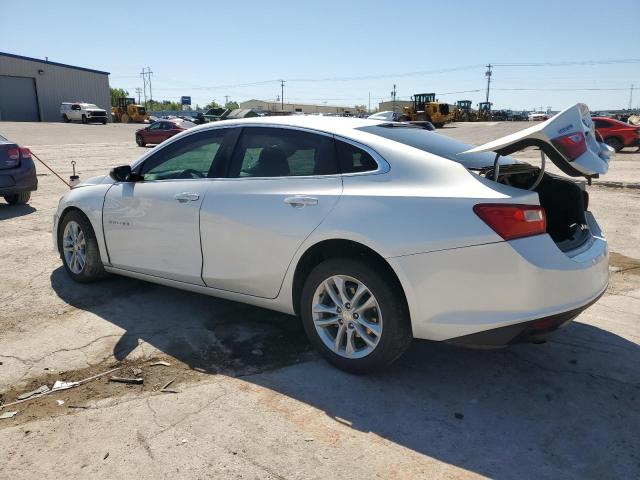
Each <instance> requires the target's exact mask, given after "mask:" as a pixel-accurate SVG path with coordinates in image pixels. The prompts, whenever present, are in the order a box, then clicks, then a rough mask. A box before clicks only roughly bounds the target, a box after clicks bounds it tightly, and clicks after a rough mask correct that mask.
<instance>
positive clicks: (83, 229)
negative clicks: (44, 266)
mask: <svg viewBox="0 0 640 480" xmlns="http://www.w3.org/2000/svg"><path fill="white" fill-rule="evenodd" d="M58 247H59V249H60V256H61V258H62V263H63V265H64V268H65V270H66V271H67V273H68V274H69V276H70V277H71V278H72V279H73V280H75V281H76V282H81V283H86V282H92V281H95V280H99V279H101V278H103V277H104V276H106V272H105V270H104V266H103V264H102V260H100V251H99V250H98V242H97V240H96V235H95V233H94V231H93V227H92V226H91V223H90V222H89V220H88V219H87V217H85V216H84V214H82V213H81V212H79V211H77V210H72V211H71V212H69V213H67V214H66V215H65V216H64V217H63V218H62V221H61V224H60V228H59V230H58Z"/></svg>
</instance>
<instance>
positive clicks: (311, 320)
mask: <svg viewBox="0 0 640 480" xmlns="http://www.w3.org/2000/svg"><path fill="white" fill-rule="evenodd" d="M300 307H301V308H300V310H301V313H302V322H303V325H304V329H305V331H306V333H307V336H308V337H309V340H310V341H311V343H312V344H313V346H314V347H315V348H316V349H317V350H318V351H319V352H320V353H321V354H322V355H323V356H324V357H325V358H326V359H327V360H328V361H329V362H331V363H332V364H333V365H335V366H337V367H338V368H340V369H342V370H346V371H349V372H353V373H364V372H371V371H375V370H378V369H380V368H382V367H384V366H385V365H388V364H390V363H391V362H393V361H394V360H395V359H396V358H398V357H399V356H400V355H401V354H402V353H403V352H404V351H405V349H406V348H407V347H408V346H409V344H410V343H411V339H412V335H411V326H410V322H409V315H408V313H407V309H406V306H405V302H404V299H403V297H402V293H401V291H400V289H399V287H398V286H396V285H394V282H393V281H391V279H389V278H387V276H386V275H385V274H382V273H381V272H379V271H378V270H376V269H375V268H373V267H371V266H369V265H368V264H366V263H364V262H362V261H357V260H351V259H347V258H335V259H330V260H326V261H324V262H322V263H321V264H320V265H318V266H317V267H316V268H314V269H313V271H312V272H311V274H310V275H309V277H308V278H307V280H306V282H305V285H304V288H303V291H302V298H301V306H300Z"/></svg>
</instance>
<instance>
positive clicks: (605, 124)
mask: <svg viewBox="0 0 640 480" xmlns="http://www.w3.org/2000/svg"><path fill="white" fill-rule="evenodd" d="M593 123H595V124H596V128H610V127H611V125H610V124H609V122H604V121H602V120H594V121H593Z"/></svg>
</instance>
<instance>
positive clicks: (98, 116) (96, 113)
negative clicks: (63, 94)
mask: <svg viewBox="0 0 640 480" xmlns="http://www.w3.org/2000/svg"><path fill="white" fill-rule="evenodd" d="M60 115H62V120H63V121H64V122H66V123H69V122H72V121H74V120H76V121H80V122H82V123H102V124H103V125H106V123H107V120H108V118H107V112H106V111H105V110H103V109H102V108H100V107H98V106H97V105H94V104H93V103H82V102H77V103H71V102H62V104H61V105H60Z"/></svg>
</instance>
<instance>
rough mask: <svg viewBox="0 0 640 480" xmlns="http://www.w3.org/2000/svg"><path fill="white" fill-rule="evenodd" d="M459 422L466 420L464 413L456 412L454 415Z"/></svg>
mask: <svg viewBox="0 0 640 480" xmlns="http://www.w3.org/2000/svg"><path fill="white" fill-rule="evenodd" d="M453 416H454V417H456V418H457V419H458V420H462V419H463V418H464V413H460V412H456V413H454V414H453Z"/></svg>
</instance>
